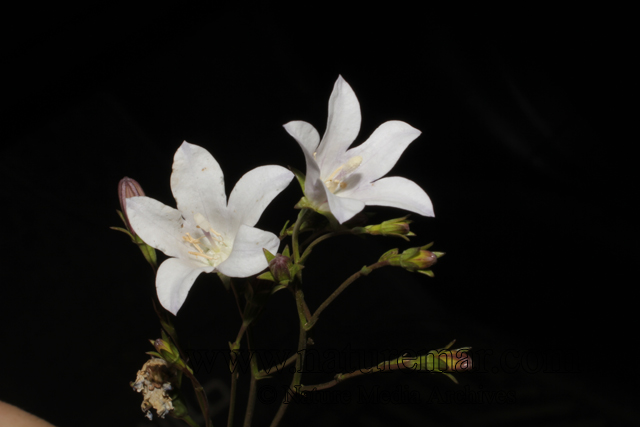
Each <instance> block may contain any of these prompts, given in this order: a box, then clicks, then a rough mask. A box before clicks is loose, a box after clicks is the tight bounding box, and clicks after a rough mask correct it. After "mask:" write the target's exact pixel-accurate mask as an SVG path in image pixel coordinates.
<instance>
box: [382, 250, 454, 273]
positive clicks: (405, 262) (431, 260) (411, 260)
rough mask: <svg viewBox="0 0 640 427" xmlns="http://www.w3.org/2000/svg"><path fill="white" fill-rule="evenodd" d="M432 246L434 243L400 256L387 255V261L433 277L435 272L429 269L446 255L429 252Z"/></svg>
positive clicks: (407, 251)
mask: <svg viewBox="0 0 640 427" xmlns="http://www.w3.org/2000/svg"><path fill="white" fill-rule="evenodd" d="M432 244H433V243H429V244H428V245H425V246H422V247H420V248H409V249H407V250H406V251H404V252H402V253H401V254H399V255H390V256H389V255H387V254H385V255H387V258H386V260H388V261H389V263H390V264H391V265H394V266H396V267H402V268H404V269H406V270H408V271H411V272H417V273H422V274H426V275H427V276H430V277H433V272H432V271H431V270H429V268H431V266H433V265H434V264H435V263H436V262H437V261H438V258H439V257H441V256H443V255H444V253H443V252H431V251H428V250H427V249H428V248H429V247H431V245H432ZM381 260H382V259H381Z"/></svg>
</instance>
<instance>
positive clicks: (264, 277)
mask: <svg viewBox="0 0 640 427" xmlns="http://www.w3.org/2000/svg"><path fill="white" fill-rule="evenodd" d="M257 278H258V279H261V280H268V281H270V282H275V281H276V279H275V277H273V274H272V273H271V272H270V271H265V272H264V273H262V274H261V275H259V276H257Z"/></svg>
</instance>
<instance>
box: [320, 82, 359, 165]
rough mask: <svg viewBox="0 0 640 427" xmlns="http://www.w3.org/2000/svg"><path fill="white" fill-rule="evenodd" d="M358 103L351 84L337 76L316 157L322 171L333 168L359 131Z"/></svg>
mask: <svg viewBox="0 0 640 427" xmlns="http://www.w3.org/2000/svg"><path fill="white" fill-rule="evenodd" d="M360 120H361V116H360V104H359V103H358V98H356V94H355V93H354V92H353V89H351V86H349V84H348V83H347V82H346V81H344V79H343V78H342V76H339V77H338V80H337V81H336V83H335V85H334V86H333V92H331V97H330V98H329V118H328V120H327V129H326V130H325V132H324V136H323V137H322V141H321V142H320V146H319V147H318V153H317V155H316V159H317V161H318V164H319V165H320V170H322V172H323V173H325V172H326V173H331V171H328V169H335V168H334V165H335V161H337V160H338V158H339V157H340V156H341V155H342V154H344V152H345V151H347V148H349V146H350V145H351V143H353V141H354V140H355V139H356V137H357V136H358V132H360Z"/></svg>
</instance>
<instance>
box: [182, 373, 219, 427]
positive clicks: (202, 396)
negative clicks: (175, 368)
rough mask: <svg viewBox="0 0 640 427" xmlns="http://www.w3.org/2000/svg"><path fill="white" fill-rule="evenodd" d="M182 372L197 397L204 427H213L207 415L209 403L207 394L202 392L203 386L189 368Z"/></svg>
mask: <svg viewBox="0 0 640 427" xmlns="http://www.w3.org/2000/svg"><path fill="white" fill-rule="evenodd" d="M183 373H184V374H185V375H186V376H187V377H188V378H189V379H190V380H191V384H192V385H193V389H194V390H195V392H196V397H197V399H198V405H200V410H201V411H202V415H203V416H204V422H205V425H206V427H213V423H212V422H211V418H210V417H209V403H208V402H207V394H206V393H205V392H204V388H203V387H202V385H200V382H199V381H198V379H197V378H196V377H195V376H194V375H193V373H192V372H190V369H185V370H184V371H183Z"/></svg>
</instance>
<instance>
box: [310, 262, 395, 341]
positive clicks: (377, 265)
mask: <svg viewBox="0 0 640 427" xmlns="http://www.w3.org/2000/svg"><path fill="white" fill-rule="evenodd" d="M387 265H389V261H380V262H376V263H375V264H371V265H370V266H367V267H363V268H362V269H361V270H360V271H358V272H357V273H354V274H352V275H351V277H349V278H348V279H347V280H345V281H344V282H342V284H341V285H340V286H338V289H336V290H335V291H333V293H332V294H331V295H329V297H328V298H327V299H326V300H325V301H324V302H323V303H322V304H320V307H318V309H317V310H316V311H315V313H313V316H311V319H310V320H309V321H308V322H307V324H306V325H305V328H306V329H307V330H309V329H311V328H312V327H313V325H315V323H316V322H317V321H318V317H320V314H322V312H323V311H324V310H325V309H326V308H327V307H328V306H329V304H331V303H332V302H333V300H334V299H336V298H337V297H338V295H340V294H341V293H342V292H343V291H344V290H345V289H347V287H348V286H349V285H350V284H352V283H353V282H355V281H356V280H357V279H359V278H360V277H362V276H364V275H367V274H369V273H370V272H371V271H373V270H376V269H378V268H381V267H386V266H387Z"/></svg>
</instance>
